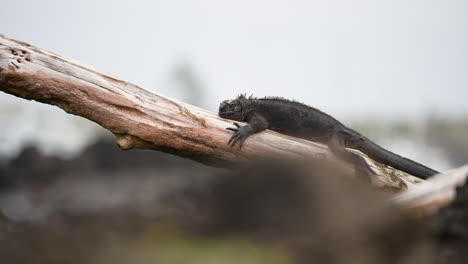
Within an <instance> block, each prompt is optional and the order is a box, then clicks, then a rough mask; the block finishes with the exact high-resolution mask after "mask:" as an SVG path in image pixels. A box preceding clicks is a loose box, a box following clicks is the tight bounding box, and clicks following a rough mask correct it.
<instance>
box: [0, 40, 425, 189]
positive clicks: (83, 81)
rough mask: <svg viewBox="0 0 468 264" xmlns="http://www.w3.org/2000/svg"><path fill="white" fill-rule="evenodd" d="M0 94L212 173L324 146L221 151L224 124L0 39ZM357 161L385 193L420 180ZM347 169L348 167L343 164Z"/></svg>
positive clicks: (324, 154)
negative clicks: (374, 176) (47, 106)
mask: <svg viewBox="0 0 468 264" xmlns="http://www.w3.org/2000/svg"><path fill="white" fill-rule="evenodd" d="M0 90H1V91H4V92H6V93H9V94H12V95H15V96H19V97H21V98H24V99H27V100H36V101H39V102H42V103H46V104H51V105H55V106H58V107H60V108H62V109H63V110H64V111H66V112H67V113H70V114H74V115H78V116H82V117H84V118H87V119H89V120H92V121H94V122H96V123H98V124H99V125H101V126H102V127H104V128H106V129H108V130H110V131H111V132H112V133H113V134H114V135H115V136H116V142H117V144H118V145H119V146H120V147H121V148H122V149H124V150H127V149H131V148H146V149H154V150H159V151H164V152H168V153H172V154H175V155H179V156H182V157H185V158H189V159H193V160H196V161H199V162H202V163H205V164H207V165H212V166H221V167H222V166H229V165H230V164H233V163H236V162H239V161H242V160H248V159H251V158H252V157H259V156H268V155H273V156H276V157H278V156H285V157H286V156H288V157H300V158H304V157H311V158H327V159H331V160H333V159H334V157H333V154H331V152H330V151H329V150H328V148H327V147H326V146H324V145H321V144H318V143H314V142H310V141H306V140H302V139H297V138H293V137H288V136H285V135H281V134H278V133H275V132H272V131H266V132H262V133H260V134H257V135H253V136H252V137H250V138H249V139H247V142H246V145H245V146H244V147H243V148H242V149H239V147H233V148H231V147H229V146H228V145H227V144H226V143H227V140H228V139H229V137H230V135H231V132H230V131H227V130H226V129H225V128H226V127H229V126H232V122H231V121H229V120H224V119H221V118H219V117H218V116H217V115H216V114H215V113H212V112H209V111H206V110H203V109H200V108H197V107H195V106H192V105H189V104H186V103H183V102H178V101H176V100H173V99H170V98H167V97H164V96H162V95H159V94H156V93H153V92H150V91H148V90H145V89H143V88H141V87H139V86H137V85H134V84H132V83H129V82H126V81H123V80H120V79H118V78H116V77H113V76H111V75H109V74H105V73H102V72H99V71H97V70H95V69H93V68H92V67H89V66H83V65H81V64H79V63H76V62H73V61H70V60H67V59H65V58H63V57H61V56H59V55H56V54H54V53H52V52H49V51H46V50H44V49H41V48H38V47H35V46H33V45H30V44H27V43H24V42H21V41H18V40H14V39H11V38H8V37H5V36H3V35H0ZM357 153H358V154H359V155H362V156H363V157H364V158H365V159H366V160H367V161H368V163H369V164H370V166H371V167H372V168H373V169H374V170H375V171H377V173H378V175H379V178H380V179H381V180H382V182H383V183H384V185H385V186H387V187H392V188H396V189H408V188H409V189H411V187H412V186H414V184H415V183H418V182H420V181H422V180H420V179H418V178H416V177H413V176H411V175H408V174H406V173H403V172H401V171H398V170H396V169H393V168H390V167H388V166H384V165H382V164H379V163H377V162H375V161H372V160H370V159H369V158H368V157H367V156H365V155H364V154H362V153H360V152H357ZM344 166H349V165H344Z"/></svg>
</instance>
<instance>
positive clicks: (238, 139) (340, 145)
mask: <svg viewBox="0 0 468 264" xmlns="http://www.w3.org/2000/svg"><path fill="white" fill-rule="evenodd" d="M219 116H220V117H222V118H227V119H231V120H235V121H242V122H247V123H248V124H247V125H246V126H240V125H239V124H237V123H234V125H235V126H236V127H234V128H227V129H228V130H231V131H234V134H233V135H232V137H231V138H230V139H229V141H228V144H230V145H231V146H234V145H235V144H236V143H239V146H240V147H242V146H243V145H244V142H245V139H246V138H247V137H249V136H250V135H252V134H255V133H258V132H260V131H262V130H265V129H271V130H273V131H276V132H279V133H282V134H285V135H289V136H293V137H298V138H303V139H307V140H311V141H316V142H321V143H325V144H327V145H328V147H329V148H330V150H331V151H332V152H333V153H334V154H335V155H337V156H338V157H340V158H342V159H345V160H347V161H349V162H352V163H354V165H355V166H356V169H357V170H359V171H360V172H364V173H366V174H367V175H373V174H374V175H375V172H374V171H373V170H372V169H371V168H370V167H369V165H368V164H367V163H366V161H365V160H364V158H362V157H361V156H359V155H357V154H355V153H352V152H350V151H348V150H347V149H346V148H352V149H357V150H359V151H361V152H363V153H365V154H366V155H367V156H369V157H370V158H372V159H373V160H375V161H378V162H380V163H383V164H385V165H389V166H391V167H394V168H396V169H398V170H402V171H404V172H407V173H409V174H411V175H414V176H416V177H419V178H422V179H426V178H428V177H430V176H432V175H434V174H437V173H438V172H437V171H435V170H433V169H430V168H428V167H426V166H424V165H421V164H419V163H417V162H415V161H412V160H410V159H407V158H404V157H402V156H399V155H397V154H395V153H393V152H390V151H388V150H386V149H384V148H382V147H380V146H379V145H377V144H375V143H374V142H372V141H371V140H369V139H368V138H366V137H364V136H362V135H361V134H359V133H358V132H356V131H354V130H352V129H350V128H348V127H346V126H345V125H343V124H342V123H341V122H339V121H338V120H336V119H335V118H333V117H331V116H330V115H328V114H325V113H324V112H322V111H320V110H318V109H315V108H313V107H310V106H307V105H304V104H302V103H299V102H295V101H290V100H287V99H284V98H279V97H265V98H254V97H248V98H247V97H246V96H245V95H240V96H239V97H237V98H236V99H234V100H225V101H223V102H222V103H221V105H220V106H219Z"/></svg>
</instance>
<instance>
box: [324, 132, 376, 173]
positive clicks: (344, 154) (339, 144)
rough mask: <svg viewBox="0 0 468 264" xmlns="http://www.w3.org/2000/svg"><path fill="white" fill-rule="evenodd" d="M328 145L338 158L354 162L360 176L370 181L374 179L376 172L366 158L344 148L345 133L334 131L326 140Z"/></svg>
mask: <svg viewBox="0 0 468 264" xmlns="http://www.w3.org/2000/svg"><path fill="white" fill-rule="evenodd" d="M328 147H329V148H330V150H331V151H332V152H333V153H334V154H335V155H336V156H337V157H338V158H341V159H344V160H346V161H348V162H351V163H352V164H354V168H355V170H356V174H358V175H362V176H364V175H365V176H367V177H368V178H369V180H370V181H374V180H375V176H376V173H375V172H374V170H372V168H371V167H370V166H369V164H367V162H366V160H365V159H364V158H363V157H361V156H359V155H357V154H355V153H353V152H350V151H348V150H347V149H346V145H345V135H344V134H343V133H340V132H334V134H333V136H332V137H331V139H330V141H329V142H328Z"/></svg>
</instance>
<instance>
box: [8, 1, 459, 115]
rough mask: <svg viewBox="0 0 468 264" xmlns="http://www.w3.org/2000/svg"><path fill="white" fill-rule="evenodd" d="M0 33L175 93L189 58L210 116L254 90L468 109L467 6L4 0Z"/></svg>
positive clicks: (394, 111) (332, 102) (360, 110)
mask: <svg viewBox="0 0 468 264" xmlns="http://www.w3.org/2000/svg"><path fill="white" fill-rule="evenodd" d="M0 33H3V34H5V35H7V36H10V37H14V38H18V39H20V40H24V41H27V42H30V43H32V44H35V45H38V46H40V47H43V48H46V49H48V50H51V51H53V52H56V53H59V54H61V55H63V56H65V57H69V58H72V59H74V60H77V61H80V62H82V63H84V64H89V65H93V66H95V67H96V68H98V69H101V70H102V71H106V72H110V73H112V74H114V75H117V76H119V77H121V78H123V79H126V80H129V81H132V82H134V83H136V84H139V85H142V86H144V87H146V88H148V89H152V90H154V91H156V92H159V93H162V94H165V95H168V96H178V95H177V93H175V92H174V91H173V89H171V88H170V87H169V86H168V85H167V80H168V78H169V77H170V74H171V71H172V70H173V68H174V66H175V65H177V64H178V63H180V62H186V61H188V62H190V63H191V64H192V65H194V66H195V69H196V72H197V73H198V74H199V75H200V79H201V82H202V84H204V86H205V87H206V88H207V89H208V96H209V98H208V100H207V101H208V107H209V108H210V110H216V109H217V107H218V104H219V102H220V101H221V100H223V99H226V98H232V97H234V96H235V95H237V94H239V93H241V92H246V93H248V94H251V93H253V94H254V95H257V96H265V95H278V96H284V97H288V98H292V99H296V100H299V101H303V102H305V103H308V104H310V105H313V106H316V107H319V108H321V109H322V110H324V111H326V112H329V113H331V114H333V115H336V116H337V117H338V118H347V117H349V116H363V115H366V114H370V115H373V116H379V115H382V116H393V115H397V116H413V117H415V116H421V115H424V114H427V113H429V112H430V113H438V114H441V115H448V116H455V115H458V116H464V115H466V113H468V103H467V102H466V100H467V97H468V96H467V95H468V1H464V0H459V1H455V0H440V1H436V0H419V1H412V0H406V1H397V0H387V1H378V0H369V1H365V0H359V1H356V0H355V1H349V0H341V1H338V0H334V1H331V0H323V1H291V0H289V1H272V0H269V1H254V0H250V1H247V0H236V1H220V0H202V1H200V0H197V1H195V0H192V1H188V0H187V1H175V0H167V1H142V0H140V1H138V0H132V1H117V0H106V1H103V0H101V1H97V0H80V1H77V0H73V1H64V0H55V1H54V0H43V1H35V0H2V5H1V9H0ZM5 102H10V103H16V102H17V101H16V100H15V99H14V98H13V97H11V96H8V95H5V94H0V103H5ZM27 104H31V103H27Z"/></svg>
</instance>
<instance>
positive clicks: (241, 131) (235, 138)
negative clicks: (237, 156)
mask: <svg viewBox="0 0 468 264" xmlns="http://www.w3.org/2000/svg"><path fill="white" fill-rule="evenodd" d="M233 124H234V125H235V126H236V127H227V128H226V129H227V130H231V131H234V134H233V135H232V136H231V138H230V139H229V141H228V145H230V146H231V147H234V145H236V143H237V142H239V148H242V146H243V145H244V141H245V139H246V138H247V137H248V136H250V135H252V134H253V131H252V129H251V128H250V127H249V126H248V125H247V126H240V125H239V124H238V123H233Z"/></svg>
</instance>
